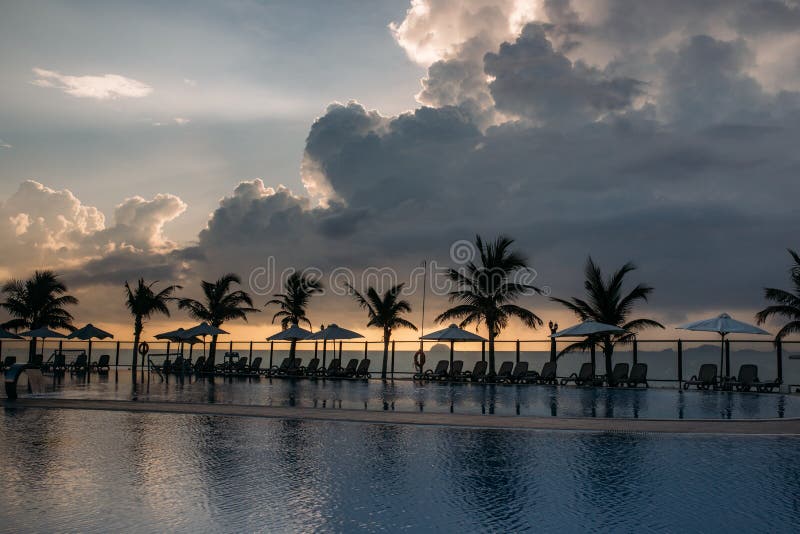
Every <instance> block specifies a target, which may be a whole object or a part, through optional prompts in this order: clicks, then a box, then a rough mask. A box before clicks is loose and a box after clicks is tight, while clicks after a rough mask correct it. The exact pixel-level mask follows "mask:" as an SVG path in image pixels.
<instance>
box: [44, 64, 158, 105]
mask: <svg viewBox="0 0 800 534" xmlns="http://www.w3.org/2000/svg"><path fill="white" fill-rule="evenodd" d="M33 73H34V74H36V78H35V79H34V80H33V81H32V82H31V83H32V84H33V85H36V86H38V87H44V88H53V89H60V90H61V91H63V92H65V93H67V94H68V95H72V96H75V97H78V98H94V99H96V100H113V99H116V98H143V97H146V96H147V95H149V94H150V93H152V92H153V88H152V87H150V86H149V85H147V84H146V83H144V82H140V81H138V80H134V79H132V78H127V77H125V76H121V75H119V74H102V75H85V76H73V75H67V74H61V73H60V72H56V71H52V70H46V69H40V68H38V67H37V68H34V69H33Z"/></svg>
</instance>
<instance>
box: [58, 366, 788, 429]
mask: <svg viewBox="0 0 800 534" xmlns="http://www.w3.org/2000/svg"><path fill="white" fill-rule="evenodd" d="M148 378H149V379H148ZM48 380H49V382H48V385H47V392H46V393H44V395H45V396H55V397H65V398H88V399H118V400H129V399H133V398H135V399H137V400H151V401H179V402H212V403H230V404H252V405H265V406H299V407H315V408H329V409H356V410H394V411H404V412H420V411H422V412H432V413H447V412H453V413H462V414H486V415H492V414H494V415H523V416H541V417H616V418H642V419H756V418H785V417H786V418H788V417H800V396H798V395H794V394H779V393H765V394H759V393H737V392H722V391H696V390H691V391H682V390H677V389H664V388H650V389H647V390H645V389H643V388H641V389H627V388H577V387H574V386H534V385H484V384H470V383H459V384H447V383H431V382H411V381H407V380H396V381H390V382H387V383H384V382H381V381H380V380H375V379H373V380H370V381H349V380H290V379H280V378H274V379H269V378H255V379H247V378H244V379H243V378H236V379H222V378H217V379H214V380H210V379H205V378H203V379H199V380H198V379H194V378H188V377H187V378H185V379H183V380H179V379H178V378H177V377H174V376H171V377H169V378H168V379H167V380H163V379H161V378H160V377H159V376H158V375H155V374H152V375H145V380H144V381H143V382H140V383H138V384H137V385H136V386H133V385H132V383H131V382H132V381H131V376H130V373H129V372H127V371H122V372H120V373H119V375H116V374H115V373H114V372H112V373H111V374H109V375H108V376H100V377H98V376H97V375H93V376H90V377H88V380H87V377H86V376H79V375H75V376H72V377H70V376H69V375H67V376H65V377H62V378H59V379H54V378H52V377H50V378H48Z"/></svg>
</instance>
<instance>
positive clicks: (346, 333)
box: [306, 324, 364, 367]
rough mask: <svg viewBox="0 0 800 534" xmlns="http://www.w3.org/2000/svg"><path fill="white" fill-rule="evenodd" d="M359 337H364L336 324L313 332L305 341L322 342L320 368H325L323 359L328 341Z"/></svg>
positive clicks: (340, 355)
mask: <svg viewBox="0 0 800 534" xmlns="http://www.w3.org/2000/svg"><path fill="white" fill-rule="evenodd" d="M359 337H364V336H362V335H361V334H359V333H358V332H353V331H352V330H348V329H346V328H342V327H340V326H339V325H337V324H329V325H328V326H327V327H326V328H323V329H322V330H320V331H318V332H314V333H313V334H311V335H310V336H308V337H307V338H306V339H307V340H309V341H310V340H319V339H321V340H322V367H325V357H326V350H327V342H328V340H331V341H335V340H337V339H356V338H359ZM339 357H340V358H341V357H342V352H341V349H340V350H339Z"/></svg>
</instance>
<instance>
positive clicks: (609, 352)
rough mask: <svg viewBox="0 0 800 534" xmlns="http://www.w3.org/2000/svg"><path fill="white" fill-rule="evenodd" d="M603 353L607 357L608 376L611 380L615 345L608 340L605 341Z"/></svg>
mask: <svg viewBox="0 0 800 534" xmlns="http://www.w3.org/2000/svg"><path fill="white" fill-rule="evenodd" d="M603 355H604V356H605V357H606V377H608V380H611V373H612V367H613V366H612V362H611V357H612V356H613V355H614V345H613V344H612V343H611V342H610V341H608V340H606V341H604V342H603Z"/></svg>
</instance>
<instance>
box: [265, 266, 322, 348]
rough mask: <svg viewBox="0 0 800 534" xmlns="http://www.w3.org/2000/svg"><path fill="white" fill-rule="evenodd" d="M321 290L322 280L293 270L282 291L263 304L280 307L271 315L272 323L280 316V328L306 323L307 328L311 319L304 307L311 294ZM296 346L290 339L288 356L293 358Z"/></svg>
mask: <svg viewBox="0 0 800 534" xmlns="http://www.w3.org/2000/svg"><path fill="white" fill-rule="evenodd" d="M321 292H322V282H321V281H320V280H317V279H316V278H313V277H312V276H309V275H308V274H305V273H300V272H298V271H295V272H293V273H292V274H291V275H290V276H289V278H287V279H286V282H285V283H284V285H283V293H278V294H276V295H273V296H275V297H278V298H276V299H272V300H270V301H269V302H267V303H266V304H264V306H270V305H272V304H275V305H277V306H279V307H280V310H279V311H278V312H276V313H275V315H273V316H272V322H273V323H274V322H275V320H276V319H277V318H279V317H280V318H281V328H283V329H284V330H286V329H287V328H289V326H290V325H293V324H296V325H299V324H300V323H306V324H307V325H308V326H309V328H310V327H311V321H309V320H308V317H307V316H306V308H308V301H309V300H311V297H312V295H315V294H317V293H321ZM296 347H297V341H296V340H292V346H291V349H289V357H290V358H294V355H295V351H296Z"/></svg>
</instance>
